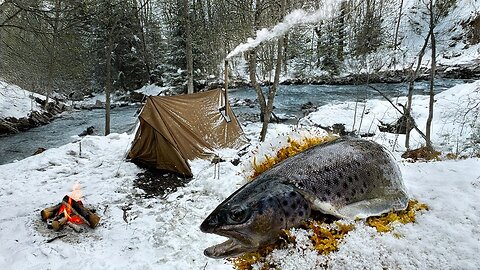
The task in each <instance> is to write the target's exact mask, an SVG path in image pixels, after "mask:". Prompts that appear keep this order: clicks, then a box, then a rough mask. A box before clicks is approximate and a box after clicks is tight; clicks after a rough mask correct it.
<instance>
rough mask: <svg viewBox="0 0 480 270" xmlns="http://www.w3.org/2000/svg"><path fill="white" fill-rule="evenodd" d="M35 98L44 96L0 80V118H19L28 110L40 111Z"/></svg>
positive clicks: (25, 114) (43, 97)
mask: <svg viewBox="0 0 480 270" xmlns="http://www.w3.org/2000/svg"><path fill="white" fill-rule="evenodd" d="M35 98H40V99H42V100H45V98H46V97H45V96H43V95H39V94H35V93H32V92H30V91H27V90H24V89H22V88H20V87H19V86H16V85H13V84H8V83H6V82H4V81H1V80H0V119H3V118H7V117H14V118H17V119H19V118H22V117H27V116H28V114H29V113H30V112H33V111H42V108H41V106H40V105H39V104H38V103H37V102H35V100H34V99H35Z"/></svg>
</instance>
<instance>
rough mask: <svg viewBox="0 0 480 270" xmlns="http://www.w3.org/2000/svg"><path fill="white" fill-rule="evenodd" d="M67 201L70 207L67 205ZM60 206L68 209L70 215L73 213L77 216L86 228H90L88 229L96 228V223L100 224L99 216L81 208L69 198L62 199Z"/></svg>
mask: <svg viewBox="0 0 480 270" xmlns="http://www.w3.org/2000/svg"><path fill="white" fill-rule="evenodd" d="M69 201H70V205H69V204H68V203H69ZM62 204H63V205H65V206H66V207H69V208H70V209H71V210H72V213H74V215H78V216H79V217H80V218H81V219H82V220H83V221H84V222H85V223H86V224H87V225H88V226H90V228H95V227H97V225H98V223H99V222H100V217H99V216H97V215H96V214H95V213H93V212H92V211H90V210H88V209H87V208H85V207H83V205H81V204H79V203H78V202H77V201H75V200H74V199H72V198H70V197H69V196H68V195H66V196H65V197H63V201H62ZM72 216H73V215H72Z"/></svg>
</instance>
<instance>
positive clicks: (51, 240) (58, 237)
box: [47, 234, 67, 243]
mask: <svg viewBox="0 0 480 270" xmlns="http://www.w3.org/2000/svg"><path fill="white" fill-rule="evenodd" d="M65 236H67V235H66V234H62V235H57V236H55V237H53V238H52V239H49V240H47V243H51V242H53V241H55V240H57V239H60V238H63V237H65Z"/></svg>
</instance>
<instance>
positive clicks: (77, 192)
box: [58, 183, 83, 224]
mask: <svg viewBox="0 0 480 270" xmlns="http://www.w3.org/2000/svg"><path fill="white" fill-rule="evenodd" d="M81 198H82V190H81V189H80V185H79V184H78V183H75V184H74V185H73V190H72V194H71V195H70V196H69V197H68V204H67V205H65V204H62V206H60V209H58V215H60V214H62V213H63V215H64V216H65V217H66V218H67V220H68V221H69V222H71V223H75V224H83V220H82V218H80V217H79V216H78V215H73V216H72V199H73V200H75V201H76V202H77V203H79V204H82V201H81Z"/></svg>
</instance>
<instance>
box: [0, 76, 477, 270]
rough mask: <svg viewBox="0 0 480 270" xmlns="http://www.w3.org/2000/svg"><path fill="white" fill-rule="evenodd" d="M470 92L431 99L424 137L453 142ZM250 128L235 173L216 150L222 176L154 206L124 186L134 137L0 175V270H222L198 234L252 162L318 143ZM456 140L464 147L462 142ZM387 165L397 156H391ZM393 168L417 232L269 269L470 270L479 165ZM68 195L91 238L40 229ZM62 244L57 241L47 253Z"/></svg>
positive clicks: (280, 255) (100, 142)
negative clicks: (292, 145)
mask: <svg viewBox="0 0 480 270" xmlns="http://www.w3.org/2000/svg"><path fill="white" fill-rule="evenodd" d="M479 88H480V82H478V81H477V82H475V83H473V84H465V85H459V86H456V87H454V88H452V89H450V90H447V91H445V92H444V93H442V94H443V95H442V96H440V94H439V95H437V105H438V106H443V107H442V108H443V111H446V113H445V114H442V111H437V113H438V114H437V115H440V114H442V117H444V118H443V119H442V121H440V120H439V121H437V122H434V126H435V125H440V124H442V122H444V123H445V128H455V129H454V132H457V131H458V128H459V125H461V122H458V121H456V120H455V119H456V118H457V116H458V115H457V114H455V112H457V110H458V111H465V108H466V107H468V103H467V102H465V100H468V99H466V98H467V97H470V98H471V99H476V100H477V102H478V100H479V97H478V89H479ZM444 99H448V100H447V101H443V100H444ZM423 101H424V99H422V98H421V97H415V103H416V104H417V105H415V106H416V107H415V108H414V109H415V113H416V114H415V117H416V120H417V122H418V123H423V122H424V121H423V120H424V117H425V115H426V113H425V112H426V108H425V107H424V106H423V105H424V104H423V103H422V102H423ZM366 104H367V105H368V106H369V107H368V108H369V110H370V113H369V114H368V115H372V116H373V115H377V116H378V115H383V114H385V115H387V116H385V119H388V117H391V118H389V119H393V116H394V115H395V113H391V112H390V111H388V112H387V111H386V110H387V108H389V107H388V106H387V105H386V104H384V102H383V101H381V100H368V101H367V102H366ZM422 104H423V105H422ZM347 105H348V104H346V103H342V104H331V105H327V106H323V107H320V108H319V112H318V113H315V114H316V116H312V117H310V118H309V121H319V120H318V119H319V117H320V115H327V116H328V115H335V117H338V118H339V119H342V120H348V119H350V117H349V115H342V114H340V113H341V112H342V110H343V109H344V108H346V106H347ZM342 106H343V107H342ZM348 106H352V104H349V105H348ZM360 107H361V106H360ZM390 110H391V108H390ZM315 114H314V115H315ZM368 117H371V116H368ZM324 119H327V120H328V119H330V118H324ZM332 119H333V118H332ZM468 120H469V121H470V120H472V119H470V118H468ZM325 121H326V120H325ZM332 121H333V120H332ZM370 121H373V117H372V119H368V120H365V119H364V125H365V126H369V124H370ZM473 123H477V124H476V126H477V127H478V122H473ZM260 128H261V124H260V123H250V124H248V125H247V126H245V127H244V130H245V133H246V135H247V136H248V137H249V138H250V139H251V143H252V145H251V146H250V147H249V148H248V149H247V151H248V154H247V155H244V156H242V157H241V159H240V160H241V164H240V165H238V166H234V165H233V164H232V163H230V162H228V160H232V159H234V158H236V157H237V153H238V151H236V150H232V149H222V150H219V151H218V154H219V155H220V156H221V157H223V158H225V159H226V160H227V162H223V163H220V164H219V170H220V174H219V175H220V176H219V178H214V171H215V167H214V165H213V164H211V162H210V161H208V160H194V161H192V162H191V166H192V171H193V173H194V175H195V177H194V178H193V179H192V181H191V182H189V183H188V184H187V185H186V186H185V187H183V188H179V189H178V190H177V191H175V192H173V193H171V194H169V195H166V196H164V197H156V198H150V199H147V198H144V197H142V194H143V193H144V192H143V191H142V190H141V189H138V188H136V187H135V186H134V179H135V178H136V174H137V173H140V172H141V169H139V168H138V167H137V166H136V165H134V164H132V163H129V162H126V161H124V160H123V157H124V154H125V153H126V151H127V148H128V145H129V142H130V141H131V140H132V137H133V135H132V134H111V135H109V136H106V137H100V136H87V137H85V138H83V139H82V140H81V141H77V142H74V143H70V144H67V145H65V146H62V147H59V148H54V149H49V150H47V151H45V152H44V153H42V154H39V155H36V156H32V157H29V158H27V159H24V160H21V161H18V162H15V163H11V164H5V165H1V166H0V183H1V185H0V212H1V213H2V216H1V217H0V228H1V230H0V239H2V245H1V246H0V269H65V268H66V267H68V268H69V269H98V268H103V269H232V266H231V264H230V262H228V261H226V260H214V259H209V258H207V257H205V256H204V255H203V250H204V249H205V248H206V247H208V246H211V245H213V244H217V243H219V242H221V241H223V239H224V238H223V237H220V236H216V235H207V234H204V233H202V232H200V230H199V226H200V224H201V222H202V221H203V219H204V218H205V217H206V216H207V215H208V214H209V213H210V212H211V211H212V210H213V209H214V208H215V207H216V206H217V205H218V204H219V203H220V202H221V201H223V200H224V199H225V198H226V197H228V196H229V195H230V194H231V193H232V192H234V191H235V190H237V189H238V188H239V187H240V186H241V185H242V184H244V183H245V182H246V175H249V174H250V173H251V162H252V160H253V156H256V157H261V156H264V155H265V154H269V153H273V152H274V151H275V149H276V148H277V147H279V146H281V145H283V144H285V143H286V140H287V138H288V137H289V136H290V137H292V138H302V137H305V136H310V135H312V134H317V133H320V132H322V131H320V130H318V129H314V128H312V127H311V126H298V127H296V126H290V125H284V124H272V125H271V126H270V128H269V130H268V134H267V142H266V143H264V144H259V142H258V134H259V131H260ZM440 130H441V129H440ZM442 138H443V137H442V136H435V137H434V142H435V145H440V146H441V144H440V143H439V141H437V140H442ZM461 138H462V141H461V142H462V143H463V142H464V141H463V138H465V139H466V137H461ZM390 139H391V138H389V137H388V136H385V134H384V136H381V135H376V137H374V138H373V140H376V141H378V142H380V143H382V144H384V145H387V146H389V143H390ZM399 141H401V139H400V138H399ZM80 144H81V153H80ZM394 154H395V155H396V156H398V155H399V152H394ZM399 165H400V168H401V171H402V174H403V178H404V180H405V185H406V187H407V189H408V191H409V194H410V196H411V197H412V198H416V199H418V200H420V201H421V202H423V203H427V204H428V205H429V206H430V210H429V211H427V212H423V213H421V214H419V215H418V216H417V222H416V223H413V224H407V225H397V226H396V227H395V229H394V232H393V233H377V232H376V231H375V230H374V229H372V228H370V227H367V226H365V225H363V223H362V221H357V222H356V229H355V230H353V231H352V232H350V233H349V234H348V235H347V237H346V238H345V239H344V241H343V242H342V244H341V247H340V250H339V251H338V252H334V253H331V254H330V255H328V256H322V255H318V254H317V253H315V252H313V251H312V250H311V249H310V248H309V244H308V241H307V240H306V237H307V236H308V233H309V232H306V231H302V230H297V232H296V235H297V237H298V239H300V240H301V239H303V241H299V242H300V244H299V245H297V246H296V247H294V246H292V247H290V248H289V249H287V250H278V251H275V252H274V253H273V254H272V256H271V260H274V261H275V262H277V263H278V264H279V265H281V268H282V269H317V268H318V267H319V266H321V265H323V266H327V268H331V269H385V268H387V269H478V266H479V265H480V258H479V257H478V254H480V229H479V228H480V202H479V200H478V198H480V159H478V158H469V159H465V160H455V161H442V162H427V163H406V162H402V161H400V160H399ZM77 183H78V184H79V185H80V186H81V188H82V191H83V201H84V203H85V205H86V206H87V207H92V208H95V209H96V210H97V213H98V214H99V215H100V216H101V217H102V220H101V222H100V225H99V227H97V228H96V229H93V230H92V229H89V228H86V229H85V231H84V232H82V233H76V232H74V231H73V230H71V229H70V228H65V229H64V230H63V231H61V232H58V233H56V232H53V231H50V230H48V229H46V225H45V223H43V222H42V221H41V220H40V210H42V209H43V208H45V207H48V206H52V205H54V204H56V203H58V202H59V201H60V200H61V199H62V198H63V196H64V195H67V194H69V193H70V192H71V191H72V187H73V186H74V185H75V184H77ZM62 234H67V236H66V237H64V238H62V239H58V240H55V241H53V242H51V243H46V241H47V240H48V239H51V238H53V237H54V236H57V235H62ZM302 237H303V238H302Z"/></svg>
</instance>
